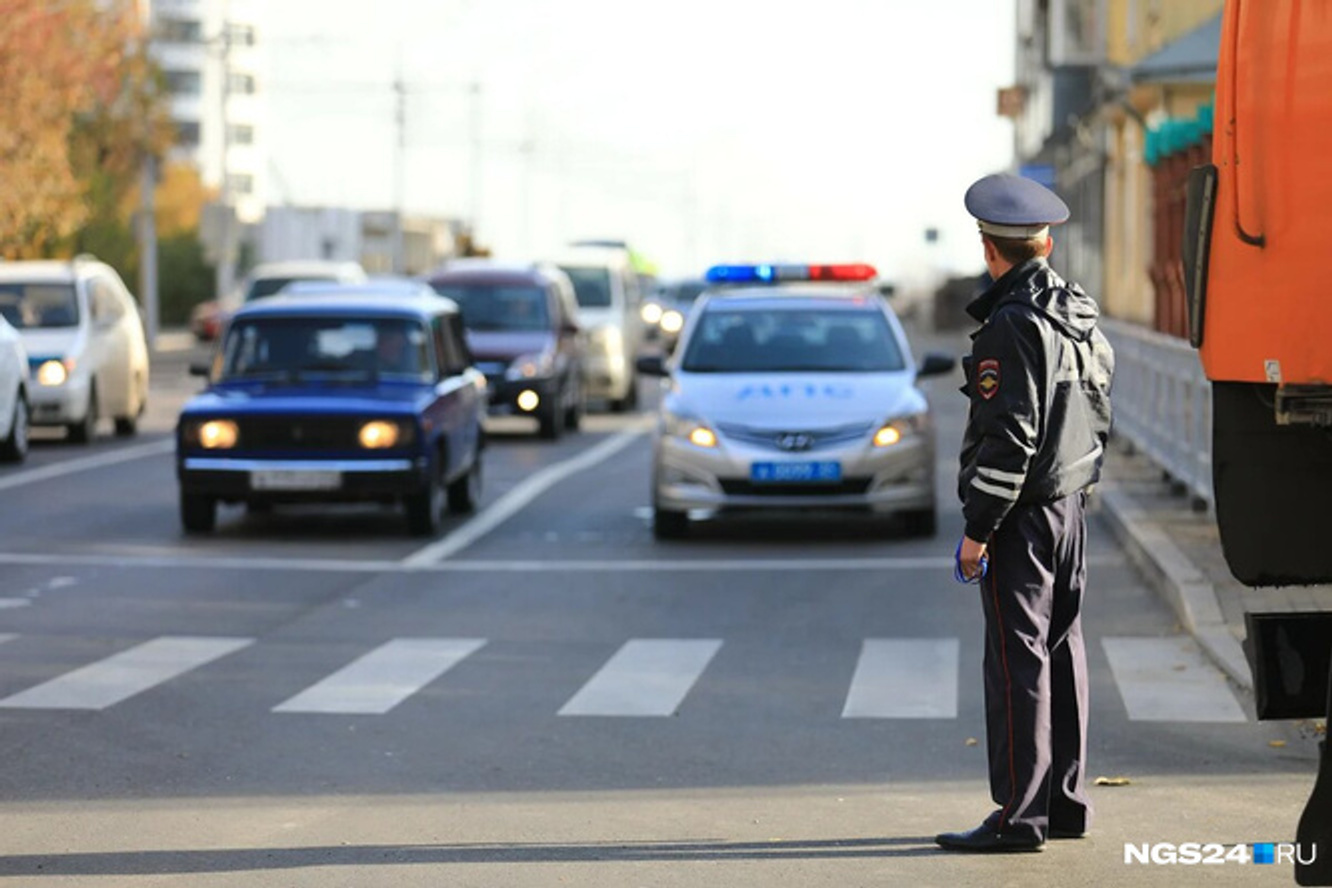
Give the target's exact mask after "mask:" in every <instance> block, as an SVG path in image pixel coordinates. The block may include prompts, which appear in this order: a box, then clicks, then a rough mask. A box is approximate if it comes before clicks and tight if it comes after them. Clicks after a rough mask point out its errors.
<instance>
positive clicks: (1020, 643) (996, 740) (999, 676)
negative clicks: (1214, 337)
mask: <svg viewBox="0 0 1332 888" xmlns="http://www.w3.org/2000/svg"><path fill="white" fill-rule="evenodd" d="M966 207H967V210H968V211H969V212H970V213H971V214H972V215H973V216H975V217H976V219H977V220H978V222H979V225H980V234H981V243H982V245H983V247H984V250H985V265H986V268H987V270H988V271H989V273H990V275H991V277H992V278H993V281H994V283H993V284H992V285H991V286H990V287H989V288H988V289H986V290H985V291H984V292H983V293H982V294H981V295H980V296H978V297H977V298H976V299H975V300H974V301H973V302H972V303H971V304H970V305H968V306H967V313H968V314H970V315H971V316H972V317H973V318H974V319H975V320H976V321H978V322H979V323H980V325H981V326H980V329H979V330H977V331H976V332H975V333H973V334H972V349H971V357H970V358H969V359H968V360H967V361H965V362H964V363H965V365H966V371H967V384H966V387H965V389H964V391H965V392H966V394H967V395H968V396H969V398H970V401H971V409H970V413H969V416H968V420H967V428H966V432H965V436H964V438H963V443H962V458H961V471H960V473H959V476H958V493H959V496H960V497H961V499H962V511H963V515H964V516H965V518H966V531H965V535H964V536H963V538H962V540H961V542H960V543H959V546H958V551H957V575H958V578H959V579H962V580H964V581H970V582H979V584H980V588H981V602H982V607H983V610H984V613H985V655H984V673H985V714H986V730H987V736H988V747H989V759H990V793H991V796H992V797H993V799H994V802H995V804H996V805H998V808H997V809H996V810H995V811H993V812H992V813H991V814H990V815H989V816H988V817H987V818H986V819H985V821H984V822H983V823H982V824H981V825H980V826H979V827H977V828H975V829H972V830H970V831H967V832H960V833H943V834H941V835H939V836H938V837H937V839H936V841H937V842H938V843H939V845H941V846H943V847H944V848H947V849H951V850H957V851H999V852H1003V851H1036V850H1040V849H1041V848H1042V847H1043V846H1044V844H1045V841H1046V839H1047V838H1051V837H1053V838H1077V837H1081V836H1082V835H1083V834H1084V833H1085V832H1086V830H1087V828H1088V826H1089V825H1090V821H1091V802H1090V800H1089V799H1088V797H1087V793H1086V787H1085V772H1086V757H1087V664H1086V657H1085V654H1084V651H1083V639H1082V627H1081V619H1080V610H1081V605H1082V595H1083V589H1084V586H1085V583H1086V522H1085V517H1084V509H1085V506H1086V498H1087V489H1088V488H1089V487H1090V486H1091V485H1092V484H1093V483H1094V482H1095V481H1096V480H1097V478H1098V477H1099V475H1100V468H1101V457H1102V450H1103V447H1104V445H1105V441H1106V438H1107V436H1108V434H1109V430H1110V378H1111V375H1112V373H1113V371H1114V357H1113V354H1112V352H1111V350H1110V346H1109V344H1108V343H1107V342H1106V340H1105V337H1104V336H1102V335H1101V333H1100V331H1098V330H1097V328H1096V320H1097V317H1098V315H1099V312H1098V310H1097V307H1096V303H1095V302H1093V301H1092V300H1091V299H1090V298H1089V297H1088V296H1087V294H1086V293H1084V292H1083V290H1082V288H1081V287H1079V286H1078V285H1077V284H1070V283H1067V282H1065V281H1064V280H1063V279H1062V278H1060V276H1059V275H1058V274H1056V273H1055V272H1054V271H1053V270H1051V268H1050V266H1049V265H1048V264H1047V263H1046V258H1047V257H1048V256H1049V254H1050V250H1051V248H1052V247H1053V246H1054V242H1053V240H1052V239H1051V237H1050V225H1052V224H1058V223H1060V222H1064V221H1065V220H1067V219H1068V207H1066V206H1065V205H1064V202H1063V201H1062V200H1060V199H1059V197H1058V196H1056V195H1055V194H1054V193H1052V192H1051V191H1049V190H1047V189H1046V188H1044V187H1043V186H1041V185H1039V184H1038V183H1036V182H1033V181H1031V180H1029V179H1024V178H1020V177H1018V176H1011V175H995V176H986V177H985V178H983V179H981V180H979V181H977V182H976V183H975V184H973V185H972V186H971V188H970V189H968V191H967V194H966Z"/></svg>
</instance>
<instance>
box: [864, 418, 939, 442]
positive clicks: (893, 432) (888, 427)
mask: <svg viewBox="0 0 1332 888" xmlns="http://www.w3.org/2000/svg"><path fill="white" fill-rule="evenodd" d="M929 425H930V417H929V414H928V413H912V414H910V415H908V416H899V417H897V418H896V419H890V420H888V421H887V422H885V423H884V424H883V425H881V426H879V428H878V430H877V431H876V432H875V433H874V446H875V447H892V446H893V445H894V444H896V443H898V442H899V441H901V440H902V439H903V438H909V437H911V436H912V435H918V434H921V433H922V432H924V431H925V430H926V429H927V428H929Z"/></svg>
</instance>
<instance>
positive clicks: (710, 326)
mask: <svg viewBox="0 0 1332 888" xmlns="http://www.w3.org/2000/svg"><path fill="white" fill-rule="evenodd" d="M905 368H906V363H905V361H904V360H903V357H902V351H901V349H900V348H898V345H897V340H896V339H895V338H894V336H893V332H892V330H891V329H890V328H889V326H888V321H887V319H886V318H885V317H884V316H883V313H882V312H880V311H877V310H875V309H873V308H865V309H846V308H827V309H819V308H794V307H793V308H764V309H757V308H727V307H724V306H714V307H712V308H711V309H709V310H708V311H707V312H706V313H705V314H704V315H703V317H701V318H699V322H698V326H697V327H696V328H695V329H694V332H693V335H692V336H691V337H690V340H689V345H688V347H687V349H686V350H685V355H684V360H683V362H682V363H681V369H682V370H684V371H686V372H688V373H783V372H798V371H807V372H808V371H815V372H827V373H875V372H890V371H895V370H904V369H905Z"/></svg>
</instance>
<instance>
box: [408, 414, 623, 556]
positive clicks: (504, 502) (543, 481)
mask: <svg viewBox="0 0 1332 888" xmlns="http://www.w3.org/2000/svg"><path fill="white" fill-rule="evenodd" d="M644 431H646V429H645V428H643V427H639V428H630V429H626V430H625V431H623V432H620V433H619V434H617V435H614V436H613V437H611V438H608V439H606V440H605V441H602V442H601V443H600V444H598V445H597V446H595V447H593V448H591V449H590V450H587V451H585V452H584V453H581V454H579V455H578V456H575V457H572V458H571V459H566V460H563V461H562V462H557V463H555V464H554V465H553V466H547V467H546V468H544V469H542V470H541V471H539V472H537V473H536V474H534V475H531V476H529V477H528V478H527V479H526V480H525V481H523V482H522V483H521V484H519V485H518V486H517V487H515V488H513V489H512V490H510V491H509V492H508V493H506V494H504V496H502V497H500V498H499V499H498V500H496V501H495V502H493V503H491V504H490V505H489V506H487V507H486V508H485V509H484V510H483V511H482V512H481V514H479V515H477V516H476V517H475V518H473V519H471V520H470V521H468V522H467V523H466V524H464V525H462V526H461V527H458V528H456V529H455V530H453V531H452V532H450V533H449V535H448V536H447V537H445V538H444V539H442V540H438V541H437V542H433V543H431V544H429V545H427V546H425V547H423V548H421V549H418V550H417V551H416V552H413V553H412V554H411V555H408V556H407V557H406V558H404V559H403V560H402V563H403V564H404V565H405V566H407V567H409V568H418V569H419V568H423V567H429V566H431V565H433V564H435V563H436V562H439V561H443V560H444V559H446V558H450V557H452V556H453V555H456V554H457V553H459V552H461V551H462V550H463V549H466V548H467V547H468V546H470V545H472V543H474V542H476V541H477V540H479V539H481V537H483V536H485V535H486V534H488V533H490V532H491V531H492V530H494V529H495V528H496V527H499V526H500V525H501V524H503V523H504V522H505V521H508V520H509V519H510V518H512V517H513V516H514V515H516V514H517V513H518V512H520V511H522V509H524V508H526V507H527V505H528V504H529V503H531V502H532V501H533V500H535V499H536V498H537V497H539V496H541V494H543V493H545V492H546V491H547V490H549V489H550V488H551V487H553V486H555V485H556V484H558V483H559V482H561V481H563V480H564V479H565V478H568V477H569V476H570V475H575V474H577V473H578V472H581V471H584V470H585V469H590V468H592V467H593V466H595V465H597V464H598V463H600V462H604V461H605V460H607V459H610V458H611V457H612V456H614V455H615V454H617V453H619V452H620V451H621V450H623V449H624V448H626V447H628V446H629V445H630V444H632V443H634V441H636V440H638V439H639V438H640V437H642V435H643V433H644Z"/></svg>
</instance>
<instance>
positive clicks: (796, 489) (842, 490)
mask: <svg viewBox="0 0 1332 888" xmlns="http://www.w3.org/2000/svg"><path fill="white" fill-rule="evenodd" d="M872 480H873V479H871V478H845V479H843V480H842V481H838V482H834V483H831V484H806V483H802V482H795V483H790V484H787V483H778V484H755V483H754V482H753V481H741V480H729V481H728V480H723V481H722V482H721V489H722V491H723V492H724V493H726V494H729V495H730V496H855V495H857V494H862V493H865V492H866V491H868V490H869V486H870V482H871V481H872Z"/></svg>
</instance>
